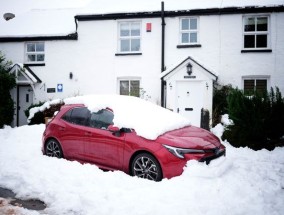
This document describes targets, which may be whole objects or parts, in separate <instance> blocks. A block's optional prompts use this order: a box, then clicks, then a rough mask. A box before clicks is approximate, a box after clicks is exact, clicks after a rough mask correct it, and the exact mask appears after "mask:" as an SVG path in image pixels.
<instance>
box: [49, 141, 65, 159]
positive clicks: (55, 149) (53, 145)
mask: <svg viewBox="0 0 284 215" xmlns="http://www.w3.org/2000/svg"><path fill="white" fill-rule="evenodd" d="M45 153H46V155H47V156H49V157H57V158H62V157H63V156H62V150H61V147H60V145H59V143H58V142H57V141H56V140H49V141H48V142H47V143H46V146H45Z"/></svg>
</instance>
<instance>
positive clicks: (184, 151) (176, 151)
mask: <svg viewBox="0 0 284 215" xmlns="http://www.w3.org/2000/svg"><path fill="white" fill-rule="evenodd" d="M163 146H164V147H165V148H166V149H167V150H168V151H169V152H170V153H172V154H173V155H174V156H176V157H178V158H184V154H192V153H194V154H196V153H202V154H203V153H205V151H204V150H200V149H183V148H177V147H173V146H168V145H163Z"/></svg>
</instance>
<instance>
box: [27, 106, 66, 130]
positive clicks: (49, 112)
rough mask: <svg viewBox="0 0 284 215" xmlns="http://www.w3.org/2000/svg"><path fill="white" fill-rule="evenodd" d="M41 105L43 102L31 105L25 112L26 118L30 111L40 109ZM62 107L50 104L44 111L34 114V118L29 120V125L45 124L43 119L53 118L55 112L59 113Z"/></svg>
mask: <svg viewBox="0 0 284 215" xmlns="http://www.w3.org/2000/svg"><path fill="white" fill-rule="evenodd" d="M43 104H44V103H43V102H39V103H38V104H32V105H31V106H30V107H29V108H28V109H27V110H25V114H26V116H27V118H29V115H30V109H32V108H34V107H41V106H42V105H43ZM62 105H64V103H59V104H51V105H50V107H49V108H47V109H45V110H44V111H38V112H36V113H35V115H34V117H33V118H31V120H30V123H29V125H34V124H43V123H45V117H53V116H54V113H55V112H56V111H59V110H60V108H61V106H62Z"/></svg>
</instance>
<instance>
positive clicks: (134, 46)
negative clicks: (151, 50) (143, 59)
mask: <svg viewBox="0 0 284 215" xmlns="http://www.w3.org/2000/svg"><path fill="white" fill-rule="evenodd" d="M131 51H140V39H132V40H131Z"/></svg>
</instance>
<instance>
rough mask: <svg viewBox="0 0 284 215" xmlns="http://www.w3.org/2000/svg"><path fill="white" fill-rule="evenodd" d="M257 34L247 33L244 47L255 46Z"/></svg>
mask: <svg viewBox="0 0 284 215" xmlns="http://www.w3.org/2000/svg"><path fill="white" fill-rule="evenodd" d="M254 44H255V35H245V40H244V47H245V48H255V45H254Z"/></svg>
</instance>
